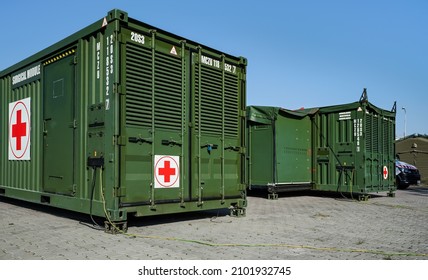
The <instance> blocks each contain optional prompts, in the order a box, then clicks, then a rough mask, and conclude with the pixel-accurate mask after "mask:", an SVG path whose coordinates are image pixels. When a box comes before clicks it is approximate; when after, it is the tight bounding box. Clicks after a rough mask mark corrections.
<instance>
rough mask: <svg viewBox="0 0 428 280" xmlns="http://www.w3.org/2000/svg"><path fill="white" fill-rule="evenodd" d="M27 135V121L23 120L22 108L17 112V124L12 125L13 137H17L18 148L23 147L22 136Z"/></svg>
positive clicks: (18, 149)
mask: <svg viewBox="0 0 428 280" xmlns="http://www.w3.org/2000/svg"><path fill="white" fill-rule="evenodd" d="M24 136H27V123H25V122H22V110H18V111H17V112H16V124H13V125H12V137H13V138H16V150H17V151H20V150H21V149H22V147H21V146H22V145H21V144H22V139H21V138H22V137H24Z"/></svg>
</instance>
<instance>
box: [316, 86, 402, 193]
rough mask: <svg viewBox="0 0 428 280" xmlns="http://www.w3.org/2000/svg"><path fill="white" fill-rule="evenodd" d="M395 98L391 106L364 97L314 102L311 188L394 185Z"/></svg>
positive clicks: (370, 189) (357, 189)
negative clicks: (321, 104)
mask: <svg viewBox="0 0 428 280" xmlns="http://www.w3.org/2000/svg"><path fill="white" fill-rule="evenodd" d="M395 111H396V110H395V104H394V107H393V109H392V110H391V111H388V110H383V109H380V108H378V107H376V106H374V105H373V104H371V103H370V102H369V101H368V98H367V92H366V90H365V89H364V92H363V95H362V96H361V98H360V100H359V101H358V102H354V103H350V104H344V105H337V106H328V107H322V108H318V110H317V112H316V114H315V115H314V117H313V132H312V133H313V151H314V156H313V165H314V178H313V182H314V189H316V190H325V191H337V192H346V193H358V194H359V195H360V198H366V197H367V194H369V193H377V192H385V191H388V194H389V195H391V196H393V195H394V191H395V189H396V187H395V175H394V172H395V163H394V160H395V146H394V141H395Z"/></svg>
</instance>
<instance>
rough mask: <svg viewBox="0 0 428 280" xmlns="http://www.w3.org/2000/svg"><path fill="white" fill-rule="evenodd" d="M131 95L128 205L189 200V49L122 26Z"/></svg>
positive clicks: (127, 107)
mask: <svg viewBox="0 0 428 280" xmlns="http://www.w3.org/2000/svg"><path fill="white" fill-rule="evenodd" d="M122 34H123V39H124V40H125V42H124V44H123V49H122V54H123V55H124V56H125V62H126V71H125V72H124V73H123V75H124V76H123V80H125V81H126V95H125V99H124V100H123V101H122V102H123V103H122V104H123V105H122V108H123V109H124V114H123V119H122V131H123V132H124V134H126V135H127V143H126V146H124V148H123V149H122V158H123V162H124V165H123V166H122V171H121V173H122V174H124V175H125V176H123V177H122V185H123V186H126V195H125V196H123V197H122V198H121V203H122V204H123V205H127V206H132V205H146V204H149V205H151V206H152V207H155V205H157V204H165V203H171V202H182V203H184V202H185V201H187V200H188V199H189V188H188V183H187V182H186V177H185V174H186V169H187V166H186V165H187V155H188V140H187V124H188V120H187V115H186V113H187V112H188V111H187V109H186V106H187V104H186V103H187V100H186V91H185V87H186V76H185V75H186V71H185V55H186V50H185V49H183V48H182V47H181V46H180V45H173V44H171V43H169V42H165V41H163V40H161V39H159V38H156V36H155V34H152V35H151V36H148V35H147V34H143V33H141V34H140V33H138V34H137V33H135V32H133V31H129V30H125V29H124V30H122Z"/></svg>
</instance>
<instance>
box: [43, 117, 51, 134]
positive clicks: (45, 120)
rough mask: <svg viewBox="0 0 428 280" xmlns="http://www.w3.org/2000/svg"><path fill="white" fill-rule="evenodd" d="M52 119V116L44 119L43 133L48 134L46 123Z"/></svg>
mask: <svg viewBox="0 0 428 280" xmlns="http://www.w3.org/2000/svg"><path fill="white" fill-rule="evenodd" d="M51 120H52V118H48V119H44V120H43V135H45V136H46V135H48V131H47V129H46V123H47V122H48V121H51Z"/></svg>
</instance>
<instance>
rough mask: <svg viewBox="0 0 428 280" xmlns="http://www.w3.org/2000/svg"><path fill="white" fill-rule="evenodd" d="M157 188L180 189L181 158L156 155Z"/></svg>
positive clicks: (155, 175) (155, 176)
mask: <svg viewBox="0 0 428 280" xmlns="http://www.w3.org/2000/svg"><path fill="white" fill-rule="evenodd" d="M154 165H155V174H154V179H155V182H154V185H155V186H154V187H155V188H179V187H180V157H179V156H163V155H155V160H154Z"/></svg>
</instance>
